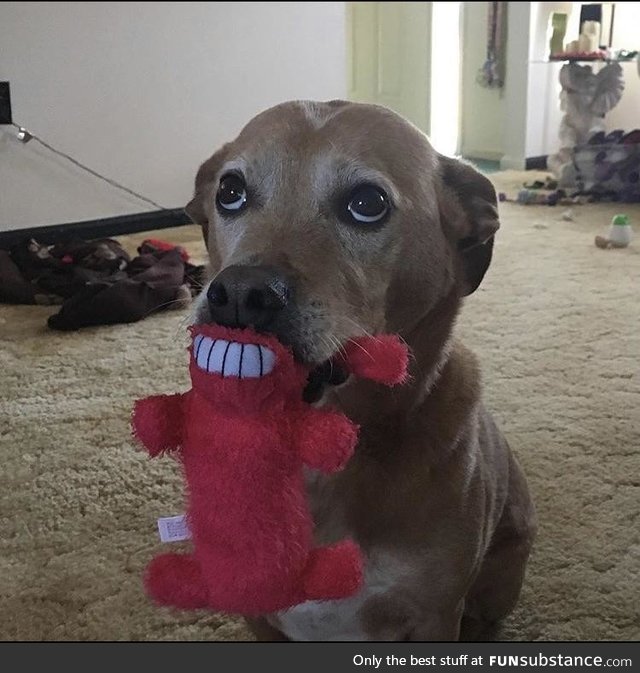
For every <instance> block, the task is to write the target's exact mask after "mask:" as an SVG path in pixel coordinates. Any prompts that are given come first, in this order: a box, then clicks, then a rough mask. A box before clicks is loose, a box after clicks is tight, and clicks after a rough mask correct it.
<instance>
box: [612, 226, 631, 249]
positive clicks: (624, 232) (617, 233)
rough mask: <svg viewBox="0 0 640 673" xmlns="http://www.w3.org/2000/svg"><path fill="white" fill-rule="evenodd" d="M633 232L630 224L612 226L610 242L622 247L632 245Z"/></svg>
mask: <svg viewBox="0 0 640 673" xmlns="http://www.w3.org/2000/svg"><path fill="white" fill-rule="evenodd" d="M631 237H632V231H631V225H630V224H612V225H611V228H610V229H609V240H610V241H611V242H612V243H614V244H615V245H619V246H621V247H624V246H627V245H629V243H631Z"/></svg>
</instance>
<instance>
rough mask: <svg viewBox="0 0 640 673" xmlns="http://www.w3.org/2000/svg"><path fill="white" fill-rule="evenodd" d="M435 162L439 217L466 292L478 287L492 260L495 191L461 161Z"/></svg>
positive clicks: (496, 224)
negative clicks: (437, 180)
mask: <svg viewBox="0 0 640 673" xmlns="http://www.w3.org/2000/svg"><path fill="white" fill-rule="evenodd" d="M438 164H439V169H440V177H441V180H442V185H441V188H440V191H439V195H438V201H439V209H440V217H441V219H442V222H443V226H445V229H446V232H447V234H448V236H449V237H450V238H451V239H452V243H453V244H454V246H455V248H456V252H457V257H458V261H459V266H460V274H461V276H462V278H461V282H462V293H463V295H468V294H471V293H472V292H474V291H475V290H476V289H477V288H478V286H479V285H480V283H481V282H482V279H483V278H484V275H485V273H486V271H487V269H488V268H489V264H490V263H491V255H492V252H493V238H494V235H495V233H496V231H498V228H499V227H500V221H499V218H498V203H497V200H496V192H495V189H494V188H493V185H492V184H491V182H490V181H489V180H488V179H487V178H486V177H485V176H484V175H482V174H481V173H479V172H478V171H477V170H476V169H475V168H474V167H473V166H471V165H470V164H467V163H465V162H464V161H461V160H459V159H451V158H449V157H444V156H440V157H439V161H438Z"/></svg>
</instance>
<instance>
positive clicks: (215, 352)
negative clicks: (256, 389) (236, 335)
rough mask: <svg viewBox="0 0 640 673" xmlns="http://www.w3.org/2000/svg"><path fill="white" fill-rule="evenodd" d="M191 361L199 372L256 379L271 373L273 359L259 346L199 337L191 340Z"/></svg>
mask: <svg viewBox="0 0 640 673" xmlns="http://www.w3.org/2000/svg"><path fill="white" fill-rule="evenodd" d="M193 359H194V360H195V361H196V364H197V365H198V367H199V368H200V369H202V370H204V371H205V372H209V373H210V374H222V376H225V377H227V376H233V377H235V378H241V379H255V378H259V377H260V376H265V375H266V374H269V373H270V372H271V371H272V370H273V366H274V364H275V361H276V356H275V354H274V353H273V351H271V350H269V349H268V348H266V347H265V346H260V345H259V344H243V343H238V342H236V341H226V340H225V339H211V338H210V337H206V336H203V335H202V334H199V335H198V336H196V338H195V339H194V340H193Z"/></svg>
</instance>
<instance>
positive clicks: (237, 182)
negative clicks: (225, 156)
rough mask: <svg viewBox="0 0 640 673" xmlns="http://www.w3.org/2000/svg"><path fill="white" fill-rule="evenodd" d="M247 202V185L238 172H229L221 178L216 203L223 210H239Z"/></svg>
mask: <svg viewBox="0 0 640 673" xmlns="http://www.w3.org/2000/svg"><path fill="white" fill-rule="evenodd" d="M246 202H247V185H246V184H245V182H244V179H243V178H242V177H241V176H239V175H237V174H236V173H227V175H223V176H222V178H221V179H220V185H219V186H218V193H217V194H216V203H217V204H218V206H219V207H220V208H222V209H223V210H229V211H238V210H240V209H241V208H243V207H244V205H245V204H246Z"/></svg>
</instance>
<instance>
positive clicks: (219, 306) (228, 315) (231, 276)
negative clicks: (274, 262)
mask: <svg viewBox="0 0 640 673" xmlns="http://www.w3.org/2000/svg"><path fill="white" fill-rule="evenodd" d="M290 295H291V285H290V282H289V281H288V279H287V278H286V277H285V275H284V273H282V272H281V271H279V270H278V269H277V268H275V267H270V266H243V265H234V266H228V267H227V268H226V269H223V270H222V271H221V272H220V273H219V274H218V275H217V276H216V278H215V279H214V280H213V281H212V282H211V284H210V285H209V289H208V290H207V300H208V303H209V312H210V313H211V319H212V320H213V322H216V323H218V324H221V325H227V326H229V327H246V326H249V325H250V326H252V327H255V328H258V329H268V328H269V327H270V326H271V325H272V324H273V323H274V322H275V321H276V319H277V318H278V316H279V313H280V312H281V311H282V309H284V308H285V307H286V306H287V304H288V303H289V300H290Z"/></svg>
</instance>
